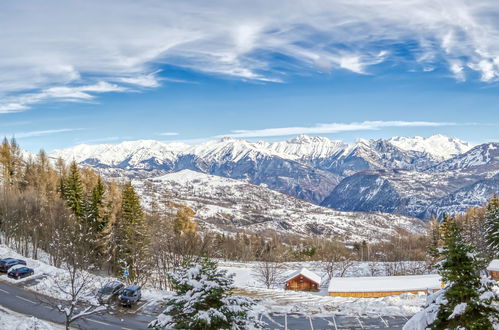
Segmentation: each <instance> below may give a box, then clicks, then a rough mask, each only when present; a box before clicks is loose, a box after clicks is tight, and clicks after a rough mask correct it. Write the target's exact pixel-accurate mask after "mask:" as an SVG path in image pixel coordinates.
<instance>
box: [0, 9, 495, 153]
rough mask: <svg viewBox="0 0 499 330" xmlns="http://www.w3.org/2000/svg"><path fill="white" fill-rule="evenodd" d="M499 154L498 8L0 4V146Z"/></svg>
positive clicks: (48, 148) (37, 148) (30, 148)
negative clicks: (342, 144) (300, 140)
mask: <svg viewBox="0 0 499 330" xmlns="http://www.w3.org/2000/svg"><path fill="white" fill-rule="evenodd" d="M298 134H308V135H320V136H327V137H329V138H332V139H340V140H345V141H348V142H352V141H354V140H355V139H357V138H388V137H391V136H400V135H403V136H416V135H419V136H429V135H432V134H446V135H451V136H455V137H458V138H460V139H463V140H466V141H470V142H472V143H482V142H487V141H498V140H499V2H498V0H476V1H464V0H449V1H446V0H440V1H439V0H407V1H398V0H355V1H352V0H330V1H328V0H322V1H314V0H307V1H298V0H287V1H278V0H276V1H260V0H254V1H236V0H220V1H209V2H207V1H191V0H183V1H161V0H142V1H132V0H119V1H118V0H99V1H95V0H86V1H71V0H69V1H63V2H61V1H52V0H46V1H43V2H42V1H36V0H25V1H5V2H3V4H2V9H1V11H0V136H7V137H9V138H10V137H12V136H15V137H16V139H17V140H18V142H19V143H20V144H21V146H22V147H24V148H26V149H28V150H31V151H37V150H39V149H45V150H48V151H50V150H53V149H56V148H66V147H70V146H73V145H76V144H80V143H87V144H100V143H119V142H121V141H125V140H137V139H154V140H161V141H166V142H176V141H181V142H186V143H191V144H195V143H200V142H202V141H206V140H209V139H216V138H220V137H223V136H233V137H236V138H242V139H250V140H272V141H274V140H284V139H288V138H290V137H292V136H294V135H298Z"/></svg>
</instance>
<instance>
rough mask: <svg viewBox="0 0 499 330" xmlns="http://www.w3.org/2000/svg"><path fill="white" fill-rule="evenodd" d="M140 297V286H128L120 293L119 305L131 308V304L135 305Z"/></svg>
mask: <svg viewBox="0 0 499 330" xmlns="http://www.w3.org/2000/svg"><path fill="white" fill-rule="evenodd" d="M141 297H142V292H141V291H140V286H138V285H129V286H127V287H126V288H124V289H123V291H122V292H121V295H120V304H121V305H122V306H126V307H131V306H132V305H133V304H135V303H137V302H138V301H139V300H140V298H141Z"/></svg>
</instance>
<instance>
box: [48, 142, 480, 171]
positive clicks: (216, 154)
mask: <svg viewBox="0 0 499 330" xmlns="http://www.w3.org/2000/svg"><path fill="white" fill-rule="evenodd" d="M387 141H388V142H389V143H391V144H393V145H394V146H396V147H398V148H400V149H402V150H412V151H420V152H425V153H428V154H430V155H432V156H433V157H434V158H435V159H438V160H445V159H449V158H451V157H452V156H455V155H457V154H461V153H464V152H466V151H468V150H469V149H471V147H472V145H471V144H470V143H468V142H464V141H461V140H459V139H456V138H452V137H448V136H444V135H434V136H430V137H428V138H422V137H414V138H406V137H394V138H391V139H389V140H387ZM371 142H373V141H372V140H364V139H359V140H357V141H356V143H354V144H349V143H346V142H343V141H337V140H331V139H328V138H326V137H319V136H307V135H300V136H297V137H295V138H292V139H289V140H286V141H279V142H266V141H258V142H251V141H246V140H239V139H235V138H230V137H227V138H222V139H219V140H211V141H207V142H204V143H201V144H198V145H193V146H189V145H187V144H184V143H164V142H160V141H155V140H138V141H126V142H122V143H119V144H100V145H88V144H81V145H77V146H75V147H72V148H68V149H62V150H54V151H52V152H51V153H50V155H49V156H50V157H51V158H52V159H57V158H59V157H61V158H63V159H66V160H73V159H74V160H76V161H77V162H88V163H91V162H92V160H94V161H95V160H97V161H98V162H99V163H100V164H102V165H107V166H121V165H122V164H123V163H125V162H126V163H128V164H130V165H132V166H138V165H139V164H140V162H144V161H148V160H150V159H154V160H155V161H156V162H158V163H160V164H162V163H171V162H175V161H176V160H177V159H178V158H179V157H180V156H183V155H192V156H194V157H196V158H200V159H203V160H204V161H207V162H212V161H221V160H224V161H232V162H237V161H239V160H241V159H242V158H244V157H248V158H249V159H256V158H258V157H261V156H276V157H281V158H284V159H289V160H311V159H326V158H329V157H332V156H333V155H335V154H340V153H341V154H343V155H345V156H347V155H349V154H351V153H352V152H353V151H354V150H356V149H357V148H359V147H362V146H363V147H364V148H365V147H369V145H370V143H371Z"/></svg>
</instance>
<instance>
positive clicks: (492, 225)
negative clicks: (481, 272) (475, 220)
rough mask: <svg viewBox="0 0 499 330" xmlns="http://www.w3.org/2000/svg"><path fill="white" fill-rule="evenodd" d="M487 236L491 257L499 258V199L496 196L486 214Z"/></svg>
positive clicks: (489, 204)
mask: <svg viewBox="0 0 499 330" xmlns="http://www.w3.org/2000/svg"><path fill="white" fill-rule="evenodd" d="M485 236H486V240H487V245H488V251H490V255H489V257H492V258H497V257H499V197H497V196H494V197H492V199H491V200H490V201H489V203H488V205H487V211H486V212H485Z"/></svg>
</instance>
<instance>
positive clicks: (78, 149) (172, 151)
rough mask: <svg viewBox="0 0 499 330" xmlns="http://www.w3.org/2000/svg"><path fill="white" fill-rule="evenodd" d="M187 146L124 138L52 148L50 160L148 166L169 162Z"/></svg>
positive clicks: (133, 166)
mask: <svg viewBox="0 0 499 330" xmlns="http://www.w3.org/2000/svg"><path fill="white" fill-rule="evenodd" d="M188 147H189V146H188V145H186V144H182V143H170V144H165V143H162V142H159V141H155V140H138V141H126V142H122V143H120V144H100V145H88V144H80V145H77V146H75V147H73V148H69V149H64V150H54V151H53V152H51V153H50V157H51V158H52V159H56V158H62V159H65V160H67V161H72V160H75V161H76V162H77V163H80V164H89V165H93V166H96V167H102V168H112V167H116V168H123V169H150V168H153V167H154V166H157V167H164V166H168V165H170V166H171V164H173V163H174V162H175V161H176V159H177V156H178V155H179V153H181V152H182V151H184V150H186V149H187V148H188Z"/></svg>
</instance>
